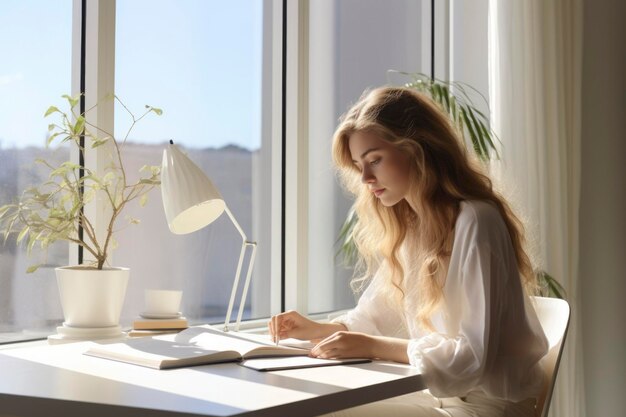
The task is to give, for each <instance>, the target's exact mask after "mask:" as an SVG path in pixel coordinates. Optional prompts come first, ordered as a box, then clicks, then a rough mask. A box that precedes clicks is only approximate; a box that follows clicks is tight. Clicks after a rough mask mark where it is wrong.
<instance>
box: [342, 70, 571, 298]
mask: <svg viewBox="0 0 626 417" xmlns="http://www.w3.org/2000/svg"><path fill="white" fill-rule="evenodd" d="M389 72H390V73H398V74H401V75H404V76H407V77H409V78H410V80H409V82H407V83H405V84H404V86H405V87H407V88H412V89H415V90H417V91H419V92H421V93H423V94H426V95H428V96H430V98H432V99H433V101H434V102H435V103H437V104H438V105H439V107H440V108H441V109H442V110H443V111H444V112H445V113H446V114H447V115H448V116H449V117H450V120H451V122H452V123H453V125H454V126H455V127H456V128H457V130H458V132H459V133H460V134H461V137H462V138H463V140H464V141H465V143H466V144H468V146H471V148H472V149H473V151H474V153H475V154H476V156H477V157H478V159H479V160H480V161H482V162H483V163H485V164H486V163H488V162H489V161H490V160H491V159H492V157H494V156H495V158H496V159H498V158H499V157H500V155H499V153H498V149H497V146H496V142H500V140H499V138H498V136H497V135H496V133H495V132H494V131H493V129H492V128H491V125H490V123H489V118H488V117H487V116H485V114H484V113H483V112H481V111H480V110H479V109H478V108H477V107H476V104H474V102H473V100H472V98H471V97H470V96H472V95H473V96H478V97H480V99H482V100H483V101H484V104H485V106H486V107H487V108H488V101H487V99H486V98H485V97H484V96H483V95H482V94H481V93H480V92H479V91H478V90H476V89H475V88H473V87H472V86H470V85H469V84H466V83H462V82H458V81H454V82H449V81H442V80H438V79H436V78H431V77H429V76H428V75H426V74H422V73H407V72H401V71H389ZM356 222H357V216H356V212H355V211H354V207H352V208H351V209H350V211H349V212H348V215H347V216H346V220H345V221H344V223H343V225H342V226H341V229H340V231H339V237H338V238H337V242H336V243H337V245H338V246H339V248H338V250H337V253H336V254H337V255H341V256H342V257H343V260H344V262H345V263H346V264H347V265H354V264H355V263H356V260H357V250H356V246H355V244H354V241H353V239H352V232H353V229H354V226H355V224H356ZM536 276H537V281H538V283H539V288H540V293H541V295H543V296H549V297H556V298H565V290H564V288H563V286H562V285H561V284H560V283H559V282H558V281H557V280H556V279H554V278H553V277H552V276H551V275H549V274H548V273H547V272H545V271H543V270H538V271H537V272H536Z"/></svg>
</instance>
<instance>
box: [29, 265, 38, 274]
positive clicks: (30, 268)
mask: <svg viewBox="0 0 626 417" xmlns="http://www.w3.org/2000/svg"><path fill="white" fill-rule="evenodd" d="M40 266H41V264H39V265H31V266H29V267H28V268H27V269H26V273H27V274H32V273H33V272H35V271H37V270H38V269H39V267H40Z"/></svg>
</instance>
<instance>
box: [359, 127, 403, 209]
mask: <svg viewBox="0 0 626 417" xmlns="http://www.w3.org/2000/svg"><path fill="white" fill-rule="evenodd" d="M348 146H349V148H350V154H351V155H352V162H353V163H354V165H355V166H356V168H357V169H358V170H359V171H360V172H361V182H362V183H363V184H365V185H367V188H368V189H369V190H370V192H372V193H373V194H374V195H375V196H376V197H377V198H378V199H379V200H380V202H381V203H382V204H383V205H384V206H386V207H391V206H393V205H395V204H397V203H398V202H399V201H401V200H402V199H404V198H406V196H407V194H408V192H409V185H410V184H409V172H410V165H409V157H408V155H407V154H406V153H404V152H402V151H401V150H399V149H398V148H396V147H395V146H393V145H392V144H391V143H389V142H387V141H386V140H384V139H382V138H381V137H379V136H378V135H376V134H375V133H372V132H356V133H353V134H352V135H351V136H350V139H349V140H348Z"/></svg>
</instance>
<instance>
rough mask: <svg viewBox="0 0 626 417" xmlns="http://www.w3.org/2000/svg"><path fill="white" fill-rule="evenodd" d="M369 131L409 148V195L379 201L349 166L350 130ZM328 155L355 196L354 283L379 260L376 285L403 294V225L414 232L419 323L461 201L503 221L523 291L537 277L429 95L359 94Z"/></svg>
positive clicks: (495, 198) (399, 91) (518, 225)
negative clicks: (491, 209) (486, 206)
mask: <svg viewBox="0 0 626 417" xmlns="http://www.w3.org/2000/svg"><path fill="white" fill-rule="evenodd" d="M356 132H366V133H374V134H376V135H378V136H379V137H380V138H382V139H384V140H386V141H388V142H390V143H391V144H393V145H394V146H396V147H397V148H399V149H400V150H402V151H403V152H405V153H406V154H408V155H411V156H412V158H411V160H412V163H411V169H410V176H411V178H410V184H411V185H410V189H409V193H410V195H411V201H412V202H413V203H414V204H415V206H416V207H415V210H413V209H412V208H411V207H410V206H409V204H408V202H407V201H406V200H402V201H400V202H399V203H397V204H396V205H394V206H392V207H385V206H384V205H383V204H382V203H381V202H380V200H379V199H378V198H376V197H375V196H374V195H373V194H372V193H371V192H369V191H368V188H367V186H366V185H365V184H363V183H362V182H361V174H360V172H359V170H358V168H357V167H356V166H355V164H354V162H353V160H352V156H351V154H350V148H349V146H348V143H349V139H350V136H352V135H353V134H354V133H356ZM332 154H333V160H334V162H335V166H336V168H337V171H338V174H339V178H340V179H341V181H342V183H343V185H344V187H345V188H346V189H347V190H348V191H349V192H350V193H351V194H353V195H354V196H355V203H354V208H355V210H356V214H357V218H358V220H357V223H356V225H355V227H354V229H353V239H354V242H355V244H356V247H357V249H358V252H359V255H360V258H359V259H360V266H361V267H360V268H357V269H356V271H357V272H355V276H354V278H353V281H352V284H353V289H355V290H356V289H358V288H362V285H363V284H364V283H365V282H367V280H368V278H371V277H372V276H373V275H374V274H375V273H376V271H377V270H378V268H380V267H381V266H383V265H384V266H385V267H386V268H387V269H388V271H385V272H388V273H386V274H385V281H384V285H383V290H385V291H386V292H387V293H388V294H389V295H392V294H393V295H394V296H395V297H397V298H399V299H402V298H404V296H405V292H404V291H405V288H406V286H405V285H404V284H405V282H404V280H405V278H406V277H407V276H408V275H409V274H408V272H409V271H405V268H404V266H403V264H402V262H401V256H400V252H401V250H400V249H401V248H402V245H403V243H404V242H405V239H406V238H407V233H408V232H409V230H412V231H414V232H415V233H414V235H415V239H416V241H417V242H416V243H417V248H419V253H418V254H417V258H418V259H419V260H420V265H419V266H418V267H417V271H416V272H417V277H418V280H419V281H418V283H417V288H418V294H420V304H419V307H418V311H417V313H416V318H417V321H418V323H419V324H420V325H421V326H422V327H423V328H425V329H432V323H431V321H430V317H431V315H432V313H433V312H434V311H435V310H436V309H437V307H438V306H439V303H440V301H441V299H442V296H443V286H444V284H445V277H446V274H447V268H448V264H449V257H450V253H451V250H452V239H453V236H454V233H453V232H454V225H455V222H456V218H457V216H458V214H459V210H460V202H461V201H464V200H483V201H489V202H491V203H493V205H494V206H495V207H496V208H497V209H498V211H499V212H500V214H501V215H502V218H503V220H504V222H505V224H506V227H507V229H508V231H509V235H510V237H511V242H512V244H513V248H514V250H515V255H516V259H517V267H518V270H519V272H520V280H521V282H522V284H523V286H524V288H525V289H526V291H527V292H528V293H534V292H535V290H536V278H535V274H534V272H533V268H532V264H531V261H530V258H529V256H528V255H527V253H526V251H525V250H524V246H525V239H524V228H523V224H522V222H521V221H520V219H519V218H518V217H517V216H516V215H515V214H514V212H513V210H512V209H511V207H510V206H509V204H508V203H507V202H506V200H505V199H504V198H503V197H502V196H501V195H499V194H498V193H497V192H496V191H494V189H493V185H492V182H491V180H490V179H489V177H488V176H487V175H486V174H485V173H484V172H483V169H482V166H481V165H480V164H479V163H478V162H477V161H476V160H475V158H471V157H470V156H469V155H468V154H467V151H466V147H465V145H464V144H463V142H462V140H461V138H460V136H459V134H458V133H457V131H456V130H455V128H454V127H453V126H452V125H451V123H450V119H449V118H448V116H447V115H446V114H445V113H443V112H442V111H441V110H440V109H439V107H438V106H437V105H436V104H435V103H434V102H433V101H432V100H431V99H429V98H428V97H426V96H424V95H423V94H421V93H418V92H416V91H414V90H411V89H408V88H398V87H381V88H377V89H374V90H371V91H369V92H366V93H364V95H363V96H362V97H361V99H360V100H359V101H358V102H357V103H356V104H355V105H354V106H353V107H352V108H351V109H350V110H349V111H348V112H347V113H346V114H345V115H344V116H343V117H342V120H341V123H340V124H339V126H338V127H337V130H336V131H335V134H334V137H333V148H332Z"/></svg>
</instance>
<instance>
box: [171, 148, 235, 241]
mask: <svg viewBox="0 0 626 417" xmlns="http://www.w3.org/2000/svg"><path fill="white" fill-rule="evenodd" d="M161 194H162V196H163V209H164V210H165V217H166V218H167V224H168V225H169V227H170V230H171V231H172V233H176V234H179V235H181V234H186V233H191V232H195V231H196V230H199V229H201V228H203V227H204V226H206V225H208V224H210V223H212V222H213V221H214V220H215V219H217V218H218V217H219V216H220V215H221V214H222V213H223V212H224V208H225V207H226V204H225V203H224V200H223V199H222V196H221V195H220V192H219V191H218V190H217V188H216V187H215V186H214V185H213V183H212V182H211V180H210V179H209V178H208V177H207V176H206V174H205V173H204V172H202V170H201V169H200V168H198V166H197V165H196V164H194V163H193V161H191V159H189V158H188V157H187V156H186V155H185V154H183V153H182V152H181V151H180V150H179V149H178V148H177V147H176V146H175V145H174V144H173V143H172V142H170V144H169V145H167V148H166V149H165V150H164V151H163V165H162V167H161Z"/></svg>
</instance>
